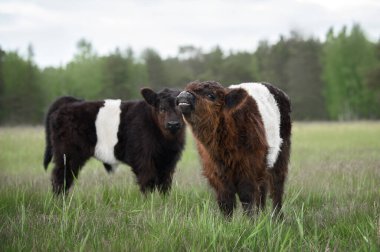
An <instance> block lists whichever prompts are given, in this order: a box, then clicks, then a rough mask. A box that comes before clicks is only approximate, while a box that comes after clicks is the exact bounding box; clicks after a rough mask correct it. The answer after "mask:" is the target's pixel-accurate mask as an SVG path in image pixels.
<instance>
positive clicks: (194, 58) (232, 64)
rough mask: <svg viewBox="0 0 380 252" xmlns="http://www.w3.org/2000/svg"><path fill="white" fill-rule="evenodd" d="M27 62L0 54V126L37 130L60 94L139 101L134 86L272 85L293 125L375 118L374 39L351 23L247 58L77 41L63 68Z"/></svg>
mask: <svg viewBox="0 0 380 252" xmlns="http://www.w3.org/2000/svg"><path fill="white" fill-rule="evenodd" d="M57 50H59V48H57ZM33 56H34V52H33V47H32V45H30V46H29V47H28V54H27V56H26V57H23V56H21V55H20V53H19V52H17V51H4V50H1V47H0V124H3V125H4V124H41V123H42V122H43V117H44V113H45V111H46V109H47V107H48V106H49V104H50V103H51V102H52V101H53V100H54V99H56V98H57V97H59V96H62V95H73V96H76V97H81V98H85V99H90V100H94V99H105V98H121V99H139V98H140V94H139V91H140V88H141V87H144V86H148V87H151V88H153V89H155V90H160V89H162V88H163V87H176V88H180V89H182V88H184V86H185V85H186V84H187V83H188V82H190V81H193V80H216V81H218V82H220V83H221V84H223V85H224V86H228V85H229V84H233V83H242V82H257V81H264V82H270V83H273V84H275V85H276V86H278V87H280V88H281V89H283V90H284V91H285V92H287V93H288V95H289V96H290V98H291V100H292V108H293V118H294V119H295V120H358V119H379V118H380V40H379V41H378V42H376V43H374V42H371V41H370V40H369V39H368V38H367V37H366V35H365V32H364V31H363V29H362V28H361V27H360V25H358V24H356V25H354V26H353V27H352V28H351V29H347V28H346V27H343V28H342V29H341V30H339V31H333V30H332V29H330V30H329V31H328V32H327V33H326V39H325V40H324V41H323V42H321V41H320V40H319V39H316V38H312V37H308V38H306V37H304V36H302V35H301V34H299V33H297V32H290V34H289V35H287V36H281V37H280V38H279V40H278V41H277V42H276V43H274V44H270V43H268V42H267V41H261V42H260V43H259V45H258V47H257V49H256V51H254V52H248V51H240V52H224V51H222V50H221V49H220V48H219V47H215V48H214V49H212V50H210V51H208V52H204V51H203V50H202V49H201V48H197V47H194V46H191V45H189V46H182V47H179V50H178V54H177V56H176V57H169V58H162V57H161V56H160V55H159V54H158V53H157V52H156V51H154V50H153V49H146V50H145V51H144V52H143V53H142V54H141V55H139V56H136V55H135V54H134V52H133V50H132V49H131V48H127V49H119V48H116V49H115V50H114V51H113V52H112V53H110V54H108V55H98V54H97V53H96V50H95V49H94V48H93V47H92V45H91V43H90V42H89V41H86V40H84V39H82V40H80V41H79V42H78V44H77V52H76V54H75V55H74V57H73V59H72V60H71V61H70V62H69V63H68V64H66V65H64V66H60V67H46V68H41V67H39V66H38V65H36V63H35V62H34V59H33Z"/></svg>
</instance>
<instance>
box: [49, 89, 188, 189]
mask: <svg viewBox="0 0 380 252" xmlns="http://www.w3.org/2000/svg"><path fill="white" fill-rule="evenodd" d="M152 92H153V91H152ZM146 93H149V94H152V93H151V90H150V91H147V89H143V90H142V95H144V94H146ZM178 94H179V91H173V90H169V89H164V90H163V91H161V92H159V93H156V96H155V99H156V101H155V102H152V99H153V98H152V96H149V97H150V99H149V104H148V103H147V102H146V101H144V100H140V101H123V102H122V103H121V105H120V106H121V114H120V124H119V130H118V133H117V137H118V143H117V144H116V146H115V147H114V155H115V157H116V158H117V159H118V160H119V161H120V162H123V163H126V164H128V165H130V166H131V167H132V170H133V172H134V173H135V174H136V177H137V183H138V184H139V186H140V190H141V191H142V192H144V193H145V192H147V191H152V190H154V189H155V188H157V189H158V190H159V191H160V192H163V193H166V192H168V191H169V190H170V188H171V183H172V176H173V173H174V169H175V166H176V163H177V161H178V160H179V159H180V157H181V153H182V150H183V147H184V143H185V127H184V123H183V120H182V115H181V113H180V112H179V110H178V109H177V107H176V106H175V97H176V96H177V95H178ZM144 97H145V96H144ZM153 97H154V95H153ZM152 103H153V104H154V105H153V106H152V105H150V104H152ZM103 105H104V101H90V102H89V101H82V100H78V99H76V98H73V97H62V98H59V99H58V100H57V101H56V102H54V103H53V104H52V105H51V107H50V109H49V112H48V113H47V116H46V121H45V123H46V150H45V158H44V166H45V168H46V167H47V165H48V163H49V162H50V160H51V158H52V156H53V157H54V163H55V167H54V169H53V172H52V185H53V191H54V192H55V193H56V194H60V193H62V192H64V191H67V190H68V189H69V188H70V186H71V184H72V183H73V179H74V177H77V176H78V173H79V171H80V169H81V167H82V166H83V165H84V164H85V163H86V161H87V160H88V159H89V158H90V157H92V156H93V155H94V150H95V145H96V143H97V135H96V127H95V120H96V118H97V114H98V112H99V109H100V108H101V107H102V106H103ZM168 122H178V123H179V124H180V127H179V128H176V129H173V128H170V127H168V126H167V125H168ZM104 167H105V168H106V170H107V171H108V172H110V171H112V166H111V164H106V163H104Z"/></svg>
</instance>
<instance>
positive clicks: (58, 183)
mask: <svg viewBox="0 0 380 252" xmlns="http://www.w3.org/2000/svg"><path fill="white" fill-rule="evenodd" d="M54 159H55V160H54V162H55V167H54V169H53V172H52V178H51V181H52V186H53V192H54V194H56V195H59V194H62V193H65V194H66V193H67V192H68V190H69V189H70V187H71V185H72V184H73V182H74V179H75V178H77V176H78V173H79V170H80V168H81V167H82V166H83V165H84V163H85V162H86V160H87V159H88V158H85V157H81V156H78V155H74V154H67V155H66V154H57V153H56V154H54Z"/></svg>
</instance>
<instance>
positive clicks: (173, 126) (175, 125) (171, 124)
mask: <svg viewBox="0 0 380 252" xmlns="http://www.w3.org/2000/svg"><path fill="white" fill-rule="evenodd" d="M167 127H168V128H169V129H178V128H179V127H180V123H179V122H175V121H170V122H168V124H167Z"/></svg>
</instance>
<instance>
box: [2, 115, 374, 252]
mask: <svg viewBox="0 0 380 252" xmlns="http://www.w3.org/2000/svg"><path fill="white" fill-rule="evenodd" d="M0 149H1V152H0V251H14V250H17V251H19V250H25V251H30V250H34V251H41V250H42V251H44V250H66V251H83V250H84V251H89V250H90V251H92V250H96V251H103V250H106V251H114V250H116V251H120V250H122V251H125V250H126V251H141V250H144V251H145V250H149V251H183V250H192V251H208V250H211V251H215V250H216V251H220V250H225V251H231V250H245V251H263V250H264V251H284V250H285V251H294V250H302V251H321V250H327V249H329V250H338V251H379V250H380V217H379V215H380V206H379V205H380V123H371V122H362V123H350V124H342V123H314V124H300V123H297V124H295V125H294V134H293V150H292V158H291V167H290V172H289V177H288V181H287V187H286V192H285V204H284V212H285V218H284V219H283V220H281V221H276V220H274V219H272V218H271V215H270V203H271V202H270V201H269V202H268V207H267V209H268V211H267V212H264V213H261V214H260V215H259V216H256V218H254V219H250V218H248V217H246V216H244V215H243V214H242V210H241V208H240V207H239V209H237V211H236V212H235V214H234V216H233V218H232V220H230V221H228V220H226V219H225V218H224V217H223V216H222V215H221V214H220V212H219V210H218V208H217V205H216V202H215V199H214V195H213V192H212V190H211V189H210V188H209V186H208V185H207V181H206V180H205V179H204V178H203V177H202V175H201V168H200V165H199V161H198V156H197V152H196V150H195V148H194V143H193V140H192V138H191V135H190V134H188V141H187V146H186V150H185V152H184V153H183V157H182V160H181V162H180V163H179V164H178V166H177V172H176V173H175V178H174V186H173V190H172V192H171V193H170V195H169V196H167V197H162V196H161V195H159V194H158V193H152V194H149V195H148V196H147V197H144V196H142V195H141V194H140V192H139V190H138V188H137V186H136V184H135V183H134V177H133V175H132V173H131V172H130V169H129V167H127V166H121V167H119V169H118V170H117V172H116V173H115V174H113V175H108V174H106V172H105V170H104V168H103V167H102V165H101V164H100V163H99V162H97V161H95V160H91V161H90V162H89V163H88V164H87V165H86V166H85V167H84V169H83V170H82V172H81V174H80V176H79V179H78V181H76V183H75V185H74V187H73V189H72V191H71V193H70V194H69V196H68V197H67V198H58V199H57V198H54V197H53V196H52V193H51V188H50V172H51V166H50V167H49V170H48V172H45V171H44V170H43V168H42V154H43V149H44V134H43V129H42V128H40V127H37V128H32V127H17V128H0Z"/></svg>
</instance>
